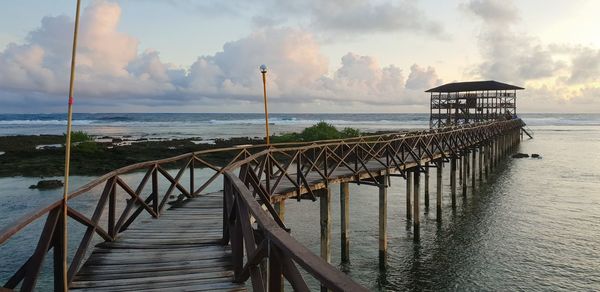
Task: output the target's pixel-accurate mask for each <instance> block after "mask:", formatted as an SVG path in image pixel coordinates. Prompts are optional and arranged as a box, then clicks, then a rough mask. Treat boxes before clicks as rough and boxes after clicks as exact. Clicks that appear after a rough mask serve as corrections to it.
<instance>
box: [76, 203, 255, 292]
mask: <svg viewBox="0 0 600 292" xmlns="http://www.w3.org/2000/svg"><path fill="white" fill-rule="evenodd" d="M222 200H223V195H222V193H220V192H218V193H212V194H208V195H202V196H199V197H196V198H193V199H190V200H187V201H185V202H184V203H182V204H180V205H178V206H173V207H172V208H171V209H170V210H168V211H167V212H165V213H164V215H162V216H161V217H160V219H158V220H157V219H151V218H149V219H143V220H138V222H136V223H135V224H134V225H132V226H131V227H130V228H129V229H128V230H127V231H126V232H124V233H122V234H121V236H119V238H118V239H117V240H116V241H114V242H104V243H101V244H99V245H97V246H96V248H95V249H94V251H93V252H92V254H91V255H90V257H89V258H88V260H87V261H86V263H85V264H84V265H83V267H82V269H81V270H80V271H79V272H78V273H77V275H76V276H75V278H74V280H73V283H72V284H71V290H77V291H245V290H246V287H245V286H244V285H243V284H236V283H232V279H233V268H232V263H231V248H230V247H229V246H223V245H221V242H220V240H221V236H222V233H223V231H222V229H223V227H222V224H223V223H222V220H223V218H222V208H223V205H222V204H223V201H222Z"/></svg>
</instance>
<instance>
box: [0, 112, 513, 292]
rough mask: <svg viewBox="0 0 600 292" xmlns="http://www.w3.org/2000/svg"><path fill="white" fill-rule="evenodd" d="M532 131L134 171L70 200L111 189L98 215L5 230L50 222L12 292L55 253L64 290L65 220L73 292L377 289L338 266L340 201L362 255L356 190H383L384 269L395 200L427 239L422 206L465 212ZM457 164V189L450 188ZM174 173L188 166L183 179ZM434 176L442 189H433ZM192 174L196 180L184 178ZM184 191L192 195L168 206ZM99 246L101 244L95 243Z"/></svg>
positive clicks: (42, 213)
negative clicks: (293, 209)
mask: <svg viewBox="0 0 600 292" xmlns="http://www.w3.org/2000/svg"><path fill="white" fill-rule="evenodd" d="M523 125H524V124H523V122H522V121H521V120H520V119H512V120H506V121H492V122H483V123H473V124H465V125H461V126H452V127H446V128H437V129H432V130H427V131H419V132H404V133H398V134H390V135H380V136H369V137H360V138H355V139H346V140H331V141H319V142H312V143H290V144H275V145H270V146H265V145H258V146H249V147H234V148H227V149H214V150H208V151H202V152H196V153H189V154H185V155H181V156H177V157H173V158H168V159H163V160H157V161H150V162H144V163H139V164H135V165H131V166H128V167H124V168H121V169H118V170H115V171H113V172H110V173H108V174H106V175H104V176H102V177H100V178H98V179H96V180H94V181H92V182H90V183H88V184H87V185H85V186H83V187H81V188H79V189H78V190H75V191H74V192H73V193H71V194H70V195H69V201H70V200H73V199H75V198H77V197H79V196H83V195H86V194H87V195H89V194H90V193H91V190H92V189H94V188H96V187H102V188H103V191H102V193H101V195H100V196H99V198H98V202H97V204H96V206H95V208H94V210H93V212H92V213H91V214H84V213H85V212H80V211H78V210H76V209H74V208H73V207H71V206H69V208H68V218H62V208H63V205H62V201H57V202H55V203H53V204H50V205H49V206H46V207H44V208H41V209H39V210H36V211H35V212H33V213H31V214H29V215H27V216H25V217H23V218H21V219H19V220H17V221H15V223H14V224H12V225H10V226H8V227H6V228H5V229H3V230H2V231H0V244H3V243H5V242H7V241H8V240H10V239H11V238H12V237H13V235H15V234H17V233H18V232H20V231H21V230H22V229H24V228H25V227H27V226H28V225H30V224H31V223H33V222H34V221H36V220H38V219H40V218H43V217H46V221H45V224H44V227H43V229H42V231H41V232H40V235H39V242H38V244H37V246H36V248H35V251H34V252H33V253H32V255H31V257H29V258H28V259H23V265H22V266H21V268H20V269H18V270H17V271H15V273H14V275H13V276H12V277H11V278H9V279H6V282H5V284H4V288H5V289H9V290H10V289H15V288H18V289H21V290H22V291H31V290H33V289H34V288H35V285H36V280H37V279H38V278H39V277H40V270H41V266H42V263H43V261H44V259H45V258H46V255H47V254H49V253H50V252H51V254H52V255H53V256H52V257H51V258H52V259H53V261H52V264H53V267H54V269H53V277H54V289H55V290H57V291H60V290H63V288H64V287H63V286H62V281H61V279H62V278H63V276H64V274H63V272H62V271H63V269H62V264H63V263H62V250H63V247H64V242H63V241H62V235H61V234H62V229H61V226H62V224H61V222H62V220H65V219H68V220H70V221H72V222H75V223H78V224H80V225H81V226H83V228H84V229H85V232H84V234H83V235H82V237H81V240H80V244H79V245H77V246H76V247H75V249H74V251H75V252H74V256H73V258H72V259H71V261H70V263H69V265H68V267H67V268H68V274H67V275H66V276H67V278H68V283H69V286H70V288H71V289H74V290H75V289H82V290H100V291H109V290H110V291H138V290H151V291H152V290H156V291H159V290H160V291H179V290H186V291H208V290H211V291H212V290H230V291H238V290H245V289H246V287H251V288H252V290H254V291H266V290H269V291H281V290H282V287H283V286H284V285H283V283H284V282H286V281H287V283H289V285H291V286H292V287H293V289H294V290H298V291H308V290H309V287H308V284H307V283H306V281H305V280H304V278H303V277H304V276H303V275H310V276H311V277H314V278H315V279H316V280H317V281H318V282H319V283H320V285H321V286H322V289H323V290H333V291H366V289H365V288H364V287H362V286H360V285H359V284H357V283H356V282H355V281H354V280H352V279H351V278H350V277H348V276H347V275H346V274H344V273H342V272H340V271H339V270H337V269H336V268H335V267H333V266H332V265H330V264H329V263H330V262H331V244H332V240H333V239H332V237H331V228H332V227H331V225H332V218H331V213H332V208H333V204H332V202H334V201H336V200H337V199H339V202H340V210H341V212H340V214H341V238H340V246H341V251H342V252H341V257H342V258H341V260H342V261H348V260H349V258H350V257H351V245H350V243H351V240H352V239H351V238H350V237H349V235H348V233H349V230H350V229H351V226H350V224H349V219H350V214H349V204H350V203H351V202H350V197H351V196H350V194H349V188H348V184H350V183H355V184H360V185H364V186H367V187H376V188H377V189H378V192H379V196H378V198H379V199H378V200H379V226H378V230H379V243H378V249H379V263H380V265H381V266H385V264H386V255H387V240H388V239H387V204H388V202H389V200H391V199H393V200H398V195H401V196H402V197H403V198H404V200H405V201H406V215H407V219H408V220H410V221H411V222H412V224H413V235H414V238H415V240H419V230H420V229H419V225H420V216H421V213H422V212H423V210H421V209H420V202H421V201H422V200H425V202H426V203H425V204H424V206H425V208H426V209H428V208H429V199H430V198H429V196H430V193H431V192H432V191H434V192H435V196H434V197H435V198H436V204H435V208H436V214H437V218H438V220H441V218H442V216H441V215H442V203H441V202H442V198H443V196H446V195H449V196H451V202H452V206H455V205H456V192H457V187H458V186H459V185H461V193H462V195H466V194H467V192H468V190H469V186H471V187H476V186H477V183H476V182H477V181H478V180H479V181H482V180H485V178H487V177H488V176H489V174H490V173H491V171H492V170H493V169H494V168H495V167H496V166H497V165H498V163H499V161H500V159H501V158H502V157H503V156H506V155H507V154H509V153H510V152H511V151H513V150H514V147H515V146H516V145H517V144H518V143H519V141H520V139H521V130H522V127H523ZM446 163H449V164H450V176H449V178H448V179H449V180H450V190H444V189H443V188H442V183H441V182H442V180H443V179H444V177H443V176H442V169H443V167H444V164H446ZM457 166H458V167H457ZM167 167H170V168H173V167H177V169H178V172H177V174H175V175H172V174H170V173H169V172H168V171H166V169H167ZM197 168H209V169H212V170H214V175H213V176H211V177H210V178H207V179H205V180H201V181H200V180H198V179H197V178H196V176H195V175H194V170H195V169H197ZM433 168H435V180H436V182H437V187H436V189H435V190H430V189H429V181H430V180H431V179H432V178H431V177H430V176H431V175H432V169H433ZM457 168H460V173H459V175H460V177H459V178H460V181H459V182H457V175H456V173H457ZM136 171H137V172H139V171H144V172H145V175H144V176H143V177H142V178H141V180H140V181H138V182H136V183H135V185H133V184H132V183H131V182H129V181H128V182H126V181H125V180H124V179H123V178H122V177H123V176H124V175H126V174H129V173H132V172H136ZM392 176H397V177H402V178H404V179H406V182H407V183H406V193H405V194H390V193H389V192H388V186H389V182H390V177H392ZM184 177H186V178H188V179H189V181H188V182H183V178H184ZM421 178H423V179H421ZM217 180H222V181H223V191H222V192H217V193H210V194H206V190H207V187H208V186H210V185H212V184H213V183H215V182H216V181H217ZM165 182H166V185H163V184H164V183H165ZM337 184H339V187H340V194H341V195H340V197H339V198H334V197H333V196H332V192H331V187H332V186H333V185H337ZM176 192H177V193H181V194H182V195H183V197H184V198H185V199H184V200H182V201H180V202H178V203H176V204H175V205H174V206H173V207H172V208H167V206H168V204H167V201H168V200H169V199H170V198H171V197H172V196H173V195H175V194H176ZM421 195H423V198H422V197H421ZM288 199H295V200H302V199H310V200H315V201H316V200H317V199H318V200H319V201H320V202H319V209H320V230H321V231H320V232H321V249H320V255H315V254H314V253H312V252H311V251H310V250H309V249H308V248H306V247H305V246H303V245H302V244H300V243H299V242H298V241H297V240H295V239H294V238H293V237H292V236H291V235H290V234H289V232H288V231H289V229H288V228H287V226H286V225H285V215H284V214H285V201H286V200H288ZM103 216H105V217H103ZM101 218H105V220H101ZM94 238H100V239H101V241H102V242H101V243H100V244H98V245H96V246H92V242H93V239H94ZM0 248H1V246H0ZM70 248H71V247H70ZM373 248H375V247H373ZM301 270H303V271H304V273H301V272H300V271H301Z"/></svg>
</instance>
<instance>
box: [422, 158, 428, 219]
mask: <svg viewBox="0 0 600 292" xmlns="http://www.w3.org/2000/svg"><path fill="white" fill-rule="evenodd" d="M424 184H425V185H424V187H423V199H424V200H425V213H427V212H428V211H429V162H425V180H424Z"/></svg>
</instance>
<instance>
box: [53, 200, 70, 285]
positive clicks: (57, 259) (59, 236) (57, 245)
mask: <svg viewBox="0 0 600 292" xmlns="http://www.w3.org/2000/svg"><path fill="white" fill-rule="evenodd" d="M64 207H65V206H62V207H61V209H62V208H64ZM61 211H62V210H61ZM63 220H67V218H65V217H64V216H63V212H60V215H59V217H58V223H57V224H56V228H55V229H54V238H53V239H52V255H53V257H54V258H53V262H54V291H65V289H64V273H65V270H66V269H65V267H64V266H63V265H64V264H65V263H64V262H63V259H64V250H65V249H64V246H65V241H64V239H65V238H64V236H63V232H64V227H65V225H64V221H63ZM67 268H68V267H67ZM67 282H69V281H67Z"/></svg>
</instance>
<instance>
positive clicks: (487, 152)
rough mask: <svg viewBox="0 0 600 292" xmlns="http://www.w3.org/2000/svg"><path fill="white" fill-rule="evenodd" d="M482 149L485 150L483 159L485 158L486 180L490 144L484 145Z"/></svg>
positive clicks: (488, 167) (488, 170) (486, 176)
mask: <svg viewBox="0 0 600 292" xmlns="http://www.w3.org/2000/svg"><path fill="white" fill-rule="evenodd" d="M483 148H484V149H485V153H484V155H483V156H484V157H485V161H484V164H485V178H486V179H487V178H488V177H489V174H490V144H489V143H488V144H485V145H484V146H483Z"/></svg>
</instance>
